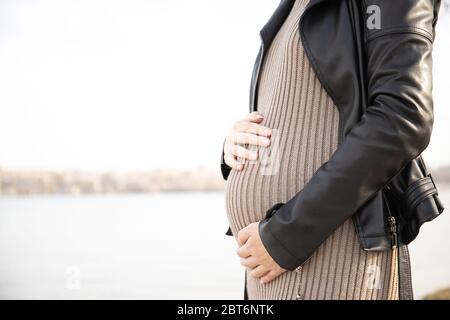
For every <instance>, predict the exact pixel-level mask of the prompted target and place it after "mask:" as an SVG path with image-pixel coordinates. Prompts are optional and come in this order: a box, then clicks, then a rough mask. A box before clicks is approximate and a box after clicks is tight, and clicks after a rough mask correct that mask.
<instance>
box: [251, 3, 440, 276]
mask: <svg viewBox="0 0 450 320" xmlns="http://www.w3.org/2000/svg"><path fill="white" fill-rule="evenodd" d="M363 3H364V4H365V5H364V6H363V8H362V10H364V12H362V13H361V14H362V15H363V16H365V14H366V9H367V6H369V5H378V6H379V7H380V8H381V17H382V21H383V23H382V28H381V29H380V30H368V29H366V31H365V54H366V62H367V64H366V75H367V95H368V107H367V110H366V112H365V113H364V114H363V115H362V117H361V120H360V122H359V123H358V124H357V125H355V126H354V127H353V128H352V129H351V130H350V132H349V133H348V134H347V135H346V136H345V137H344V139H343V141H342V143H341V144H340V146H339V147H338V149H337V150H336V152H335V153H334V154H333V156H332V157H331V158H330V159H329V161H328V162H327V163H325V164H324V165H323V166H321V167H320V168H319V169H318V170H317V171H316V173H315V174H314V176H313V177H312V178H311V180H310V181H309V182H308V183H307V184H306V185H305V187H304V188H303V189H302V190H301V191H300V192H299V193H298V194H297V195H296V196H295V197H294V198H292V199H290V200H289V201H288V202H286V203H285V204H282V205H279V204H278V206H277V207H276V209H274V210H269V211H268V212H267V216H266V219H264V220H262V221H260V223H259V231H260V236H261V240H262V242H263V244H264V246H265V247H266V249H267V250H268V252H269V254H270V255H271V256H272V258H273V259H274V260H275V261H276V262H277V263H278V264H279V265H280V266H281V267H283V268H285V269H288V270H293V269H295V268H296V267H298V266H300V265H302V264H304V263H305V262H306V261H307V260H308V259H309V258H310V256H311V255H312V254H313V253H314V251H315V250H316V249H317V248H318V247H319V246H320V244H321V243H322V242H323V241H325V240H326V238H327V237H328V236H329V235H330V234H331V233H332V232H333V231H334V230H335V229H336V228H337V227H338V226H339V225H341V224H342V223H343V222H344V221H345V220H346V219H348V218H349V217H351V216H352V215H353V214H354V213H355V212H356V211H357V210H358V208H360V207H361V206H362V205H364V203H365V202H367V201H368V200H369V199H370V198H371V197H372V196H373V195H374V194H375V193H376V192H377V191H379V190H380V189H382V188H383V187H384V186H385V185H386V184H387V183H388V182H389V181H390V180H391V179H392V178H393V177H394V176H395V175H396V174H397V173H398V172H399V171H400V170H401V169H402V168H403V167H405V166H406V165H407V164H408V163H409V162H410V161H411V160H412V159H414V158H415V157H417V156H418V155H419V154H420V153H422V151H423V150H424V149H425V148H426V147H427V145H428V143H429V139H430V135H431V131H432V125H433V101H432V56H431V55H432V47H433V45H432V42H433V39H434V23H435V21H436V17H435V12H434V7H433V3H434V1H432V0H421V1H406V0H405V1H392V0H378V1H375V0H367V1H363Z"/></svg>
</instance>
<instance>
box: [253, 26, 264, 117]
mask: <svg viewBox="0 0 450 320" xmlns="http://www.w3.org/2000/svg"><path fill="white" fill-rule="evenodd" d="M259 38H260V40H261V55H260V57H259V61H258V68H257V69H256V75H255V83H254V84H253V92H252V111H256V110H257V108H256V103H255V101H256V100H255V99H256V88H257V87H258V82H259V73H260V70H261V64H262V61H263V57H264V39H263V37H262V35H261V33H260V34H259Z"/></svg>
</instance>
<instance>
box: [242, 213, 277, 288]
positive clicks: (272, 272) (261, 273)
mask: <svg viewBox="0 0 450 320" xmlns="http://www.w3.org/2000/svg"><path fill="white" fill-rule="evenodd" d="M258 225H259V222H255V223H252V224H250V225H248V226H247V227H245V228H244V229H242V230H241V231H239V233H238V236H237V238H238V239H237V240H238V244H239V249H238V250H237V254H238V255H239V257H241V264H242V265H243V266H244V267H247V268H250V269H252V271H251V272H250V275H251V276H252V277H255V278H258V279H260V282H261V284H265V283H269V282H271V281H272V280H273V279H275V278H276V277H278V276H279V275H281V274H283V273H284V272H286V270H285V269H283V268H281V267H280V266H279V265H278V264H277V263H276V262H275V261H274V260H273V259H272V257H271V256H270V255H269V253H268V252H267V250H266V248H265V247H264V245H263V243H262V241H261V238H260V236H259V228H258Z"/></svg>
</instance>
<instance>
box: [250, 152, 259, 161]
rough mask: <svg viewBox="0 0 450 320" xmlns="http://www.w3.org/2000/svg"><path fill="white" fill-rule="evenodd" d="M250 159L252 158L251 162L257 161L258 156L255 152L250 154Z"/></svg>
mask: <svg viewBox="0 0 450 320" xmlns="http://www.w3.org/2000/svg"><path fill="white" fill-rule="evenodd" d="M250 158H252V160H256V159H258V154H257V153H256V152H252V153H251V154H250Z"/></svg>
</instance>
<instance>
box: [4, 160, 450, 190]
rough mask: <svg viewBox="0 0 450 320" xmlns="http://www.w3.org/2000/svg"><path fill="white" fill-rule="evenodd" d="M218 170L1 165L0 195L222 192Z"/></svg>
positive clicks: (440, 177)
mask: <svg viewBox="0 0 450 320" xmlns="http://www.w3.org/2000/svg"><path fill="white" fill-rule="evenodd" d="M432 174H433V177H434V178H435V181H436V184H437V187H438V190H439V191H448V190H450V167H445V168H439V169H437V170H432ZM224 189H225V181H224V180H223V179H222V176H221V174H220V170H219V169H210V168H197V169H192V170H186V171H176V170H154V171H147V172H138V171H130V172H101V173H95V172H81V171H71V172H56V171H21V170H4V169H1V168H0V196H27V195H83V194H85V195H90V194H93V195H96V194H98V195H101V194H151V193H188V192H189V193H190V192H223V191H224Z"/></svg>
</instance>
